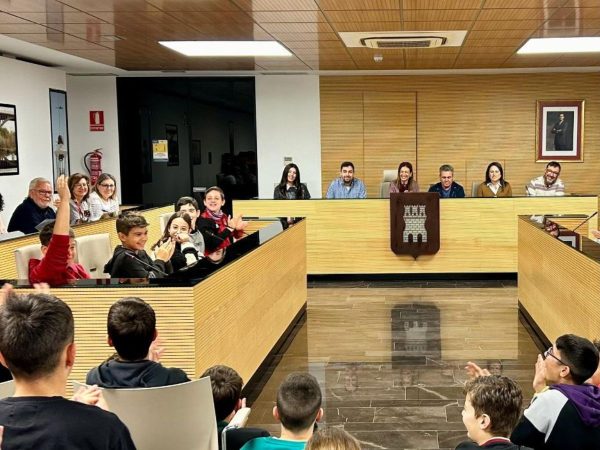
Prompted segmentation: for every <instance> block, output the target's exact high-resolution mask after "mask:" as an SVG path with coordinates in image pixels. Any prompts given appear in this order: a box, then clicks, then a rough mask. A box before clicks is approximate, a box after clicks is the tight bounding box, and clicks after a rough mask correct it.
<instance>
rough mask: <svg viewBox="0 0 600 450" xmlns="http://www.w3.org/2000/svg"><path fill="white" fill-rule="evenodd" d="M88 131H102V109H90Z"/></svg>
mask: <svg viewBox="0 0 600 450" xmlns="http://www.w3.org/2000/svg"><path fill="white" fill-rule="evenodd" d="M90 131H104V111H90Z"/></svg>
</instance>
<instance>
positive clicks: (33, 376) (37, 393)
mask: <svg viewBox="0 0 600 450" xmlns="http://www.w3.org/2000/svg"><path fill="white" fill-rule="evenodd" d="M0 303H1V302H0ZM73 337H74V323H73V314H72V312H71V309H70V308H69V307H68V306H67V305H66V304H65V303H64V302H62V301H61V300H59V299H58V298H56V297H54V296H52V295H48V294H40V293H33V294H27V295H21V296H17V295H9V296H8V297H7V298H6V300H5V303H4V306H2V307H0V362H2V364H3V365H5V366H7V367H8V368H9V369H10V371H11V372H12V374H13V377H14V381H15V395H14V396H13V397H9V398H6V399H3V400H0V423H1V424H2V425H3V426H4V435H3V441H2V444H3V446H4V448H7V449H33V448H40V449H41V448H44V449H59V448H60V449H71V448H72V449H76V448H77V449H83V448H85V449H88V450H94V449H98V450H100V449H102V450H107V449H114V450H126V449H135V445H134V444H133V442H132V440H131V436H130V434H129V431H128V430H127V427H126V426H125V425H124V424H123V423H122V422H121V421H120V420H119V418H118V417H117V416H115V415H114V414H112V413H110V412H107V411H104V410H102V409H100V408H98V407H97V406H90V405H86V404H82V403H78V402H75V401H71V400H67V399H65V398H63V397H64V395H65V393H66V392H65V391H66V385H67V378H68V377H69V374H70V373H71V369H72V368H73V363H74V361H75V344H74V342H73ZM98 396H99V397H100V394H99V393H98Z"/></svg>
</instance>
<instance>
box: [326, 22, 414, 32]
mask: <svg viewBox="0 0 600 450" xmlns="http://www.w3.org/2000/svg"><path fill="white" fill-rule="evenodd" d="M331 26H332V27H333V29H334V30H335V31H337V32H338V33H341V32H344V31H350V32H357V31H362V32H368V31H402V30H404V26H403V25H402V22H400V21H395V22H333V23H332V24H331Z"/></svg>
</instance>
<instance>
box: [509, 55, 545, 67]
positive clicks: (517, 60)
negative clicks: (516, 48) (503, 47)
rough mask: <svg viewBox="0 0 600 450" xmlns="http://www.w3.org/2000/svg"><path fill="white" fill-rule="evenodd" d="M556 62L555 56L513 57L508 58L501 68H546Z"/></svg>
mask: <svg viewBox="0 0 600 450" xmlns="http://www.w3.org/2000/svg"><path fill="white" fill-rule="evenodd" d="M554 61H556V55H527V56H525V55H513V56H511V57H510V58H508V59H507V60H506V61H505V62H504V64H503V65H502V67H507V68H513V67H547V66H551V65H552V63H553V62H554Z"/></svg>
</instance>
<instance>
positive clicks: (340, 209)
mask: <svg viewBox="0 0 600 450" xmlns="http://www.w3.org/2000/svg"><path fill="white" fill-rule="evenodd" d="M597 207H598V201H597V198H596V197H562V198H553V197H546V198H526V197H523V198H496V199H495V198H490V199H484V198H466V199H448V200H442V201H440V243H441V245H440V251H439V252H438V253H437V254H435V255H429V256H420V257H419V258H418V259H416V260H414V259H413V258H412V257H410V256H399V255H395V254H394V253H393V252H392V251H391V249H390V231H389V229H390V218H389V200H384V199H368V200H289V201H278V200H234V202H233V208H234V211H243V213H244V214H246V215H248V216H263V217H277V216H282V217H288V216H292V217H307V218H308V220H307V255H308V273H309V274H315V275H316V274H352V273H362V274H367V273H373V274H376V273H478V272H484V273H485V272H517V216H518V215H522V214H544V213H547V214H584V215H589V214H591V213H592V212H594V211H596V208H597Z"/></svg>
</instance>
